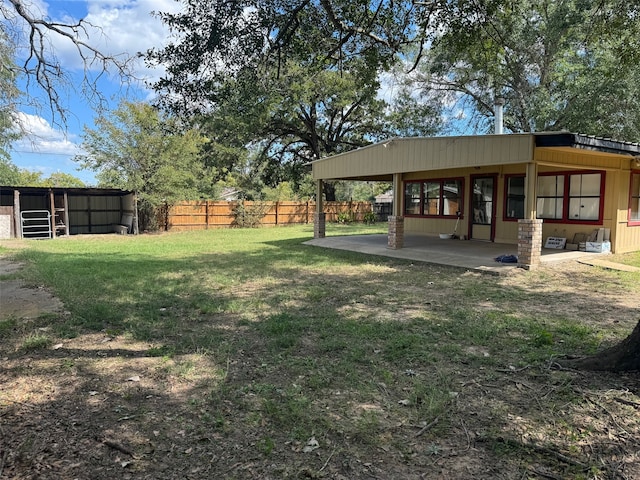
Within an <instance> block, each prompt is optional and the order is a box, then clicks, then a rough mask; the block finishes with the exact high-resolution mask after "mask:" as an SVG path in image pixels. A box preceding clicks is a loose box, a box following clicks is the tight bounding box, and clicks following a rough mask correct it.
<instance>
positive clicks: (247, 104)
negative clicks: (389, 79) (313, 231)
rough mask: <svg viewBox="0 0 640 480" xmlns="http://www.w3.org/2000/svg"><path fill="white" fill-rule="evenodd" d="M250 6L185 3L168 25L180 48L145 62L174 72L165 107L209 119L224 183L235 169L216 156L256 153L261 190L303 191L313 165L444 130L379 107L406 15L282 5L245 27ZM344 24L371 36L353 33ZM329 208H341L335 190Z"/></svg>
mask: <svg viewBox="0 0 640 480" xmlns="http://www.w3.org/2000/svg"><path fill="white" fill-rule="evenodd" d="M243 5H244V4H242V3H238V4H233V5H227V4H226V3H225V4H223V3H222V2H217V1H214V2H209V3H207V4H200V3H198V4H195V3H194V4H191V3H189V4H188V5H187V8H186V9H185V11H183V12H181V13H180V14H177V15H161V17H162V18H163V20H164V21H165V22H166V23H167V24H168V25H169V26H170V27H171V28H173V29H174V30H176V32H179V36H178V38H179V41H178V42H176V43H174V44H170V45H169V46H167V47H166V48H165V49H163V50H157V51H151V52H148V57H147V58H148V59H149V61H151V62H156V63H161V64H163V65H167V66H168V68H167V70H168V75H167V76H166V77H165V78H163V79H162V80H160V81H159V82H157V83H156V84H155V88H156V90H157V91H158V92H159V93H160V94H161V97H160V98H161V105H162V106H163V107H164V108H167V109H168V110H169V111H172V112H174V113H177V114H180V115H193V114H194V113H197V114H198V115H202V118H204V121H203V123H202V125H203V128H204V129H206V131H207V134H208V136H209V137H210V138H212V140H213V141H212V144H211V146H212V148H213V149H215V150H217V152H218V153H222V155H221V156H220V157H216V156H215V153H216V152H215V151H213V150H212V151H211V152H210V153H212V154H213V156H212V157H209V159H210V160H209V161H210V162H211V163H212V164H215V165H216V166H221V162H224V163H223V165H224V168H218V170H219V171H220V170H232V169H233V166H232V165H230V164H229V163H228V162H229V161H231V162H233V161H234V160H235V159H236V158H237V157H234V155H231V156H230V155H228V153H229V150H224V149H222V148H218V146H219V145H233V148H234V149H235V150H234V152H236V153H237V152H239V151H241V150H242V148H244V147H245V146H247V145H250V146H252V147H253V149H254V150H255V151H257V152H258V153H257V155H255V156H253V157H252V158H253V159H254V162H256V163H253V164H252V169H253V170H254V171H255V172H259V175H260V177H261V178H262V180H263V182H264V183H265V185H267V186H271V187H273V186H275V185H277V184H278V183H279V182H282V181H285V180H286V181H290V182H291V183H292V185H293V187H294V190H296V191H297V190H298V188H299V186H300V185H301V183H302V180H303V178H304V177H305V174H306V173H307V172H308V170H309V168H308V165H307V164H308V162H310V161H313V160H316V159H318V158H321V157H324V156H327V155H334V154H337V153H340V152H342V151H346V150H348V149H353V148H357V147H361V146H363V145H366V144H368V143H371V142H372V141H375V140H378V139H381V138H387V137H389V136H394V135H399V134H400V135H401V134H403V133H404V131H405V127H406V126H409V125H410V127H411V134H416V133H417V132H419V133H421V134H424V135H426V134H433V133H434V132H435V131H436V130H437V126H438V120H439V115H438V111H437V110H436V109H434V108H433V106H432V105H429V106H428V108H426V107H425V108H414V109H413V110H409V109H407V110H406V112H411V113H413V114H415V115H416V116H417V115H421V119H420V120H421V121H420V122H418V121H408V122H407V121H405V120H406V118H407V116H408V113H405V114H403V115H399V114H398V112H397V111H393V112H392V111H391V110H390V109H389V105H388V104H387V102H386V101H385V100H382V99H381V98H379V97H378V93H379V91H380V87H381V86H380V79H379V73H380V69H384V68H388V66H389V65H391V63H392V62H393V61H394V55H395V53H396V52H397V51H398V49H399V48H401V46H402V45H404V43H406V42H408V41H409V38H410V31H409V30H410V29H409V27H408V24H407V23H406V22H410V21H411V20H410V19H411V18H414V17H415V11H414V10H413V9H412V8H410V7H409V6H408V5H405V4H402V8H399V7H400V5H396V6H395V7H393V5H392V4H389V3H387V2H380V3H379V4H378V5H370V6H362V5H360V6H357V5H355V3H353V4H352V3H351V2H329V1H320V2H313V1H307V2H302V3H301V4H299V5H295V6H294V4H291V3H289V2H278V1H276V2H267V3H266V4H264V5H262V4H261V5H260V6H259V7H256V8H255V10H252V11H251V13H250V14H247V15H245V14H244V11H243V8H244V6H243ZM271 6H273V8H275V10H271ZM392 7H393V8H392ZM403 8H405V10H403ZM370 9H372V10H370ZM347 18H353V19H355V18H357V19H358V20H359V21H363V20H364V19H366V18H368V19H369V20H370V21H371V24H370V25H367V28H361V27H360V26H358V27H357V28H356V24H354V23H353V22H351V23H350V21H347V20H346V19H347ZM357 25H359V24H357ZM414 27H415V25H414ZM411 35H413V33H411ZM257 52H261V53H257ZM403 101H404V102H405V104H406V105H409V103H411V102H414V103H415V102H417V99H415V98H414V97H411V96H409V95H407V96H405V97H404V98H403ZM403 116H404V118H402V117H403ZM403 121H404V123H403ZM230 126H231V127H230ZM325 196H326V198H327V199H328V200H331V199H334V198H335V191H334V189H333V186H332V185H331V184H325Z"/></svg>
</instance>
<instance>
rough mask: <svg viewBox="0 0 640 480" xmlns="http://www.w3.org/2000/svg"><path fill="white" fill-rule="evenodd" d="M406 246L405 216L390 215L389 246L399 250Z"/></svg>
mask: <svg viewBox="0 0 640 480" xmlns="http://www.w3.org/2000/svg"><path fill="white" fill-rule="evenodd" d="M403 246H404V217H402V216H396V215H390V216H389V233H388V235H387V248H391V249H393V250H399V249H400V248H402V247H403Z"/></svg>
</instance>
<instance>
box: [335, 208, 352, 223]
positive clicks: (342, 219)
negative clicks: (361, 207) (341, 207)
mask: <svg viewBox="0 0 640 480" xmlns="http://www.w3.org/2000/svg"><path fill="white" fill-rule="evenodd" d="M353 217H354V215H353V212H352V211H351V210H349V211H348V212H340V213H339V214H338V217H337V218H336V222H338V223H342V224H344V225H346V224H347V223H351V222H353Z"/></svg>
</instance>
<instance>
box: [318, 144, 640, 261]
mask: <svg viewBox="0 0 640 480" xmlns="http://www.w3.org/2000/svg"><path fill="white" fill-rule="evenodd" d="M312 170H313V178H314V180H315V181H316V193H317V197H316V198H318V199H319V200H320V202H319V203H321V199H322V196H321V192H322V185H323V182H326V181H332V180H366V181H384V182H392V183H393V198H394V199H397V201H394V204H393V215H391V216H390V217H389V231H388V246H389V248H394V249H395V248H402V246H403V237H404V232H407V233H422V234H438V233H442V232H452V231H454V228H456V224H457V231H456V233H457V235H459V236H460V237H461V238H467V239H471V240H481V241H490V242H500V243H512V244H518V253H519V257H520V261H521V263H522V265H523V266H528V267H531V266H535V265H537V263H538V261H539V256H540V252H541V248H542V245H543V239H546V238H548V237H561V238H566V239H569V241H571V239H573V238H574V237H576V234H584V235H587V236H588V235H589V234H591V233H592V232H594V230H598V231H600V229H604V230H603V231H604V232H607V233H609V235H610V242H611V243H610V246H611V251H612V252H616V253H624V252H630V251H635V250H640V145H639V144H636V143H628V142H622V141H615V140H610V139H604V138H596V137H592V136H587V135H581V134H573V133H567V132H551V133H525V134H509V135H498V134H496V135H481V136H479V135H478V136H458V137H434V138H394V139H391V140H388V141H385V142H382V143H378V144H374V145H370V146H367V147H364V148H360V149H358V150H354V151H351V152H347V153H343V154H340V155H335V156H332V157H327V158H323V159H320V160H317V161H314V162H313V163H312ZM320 207H321V205H320ZM318 212H319V213H318V214H317V215H316V218H315V224H316V228H315V235H316V236H324V216H323V214H322V213H321V212H322V208H318Z"/></svg>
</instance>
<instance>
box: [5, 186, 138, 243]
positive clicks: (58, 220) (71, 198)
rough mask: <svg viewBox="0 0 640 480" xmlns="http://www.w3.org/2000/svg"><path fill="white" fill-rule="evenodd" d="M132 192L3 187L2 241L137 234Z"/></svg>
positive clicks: (134, 199)
mask: <svg viewBox="0 0 640 480" xmlns="http://www.w3.org/2000/svg"><path fill="white" fill-rule="evenodd" d="M136 211H137V208H136V197H135V195H134V193H133V192H128V191H124V190H118V189H105V188H57V187H52V188H49V187H12V186H0V238H55V237H56V236H59V235H76V234H83V233H85V234H87V233H88V234H93V233H114V232H116V233H138V228H137V221H136Z"/></svg>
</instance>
